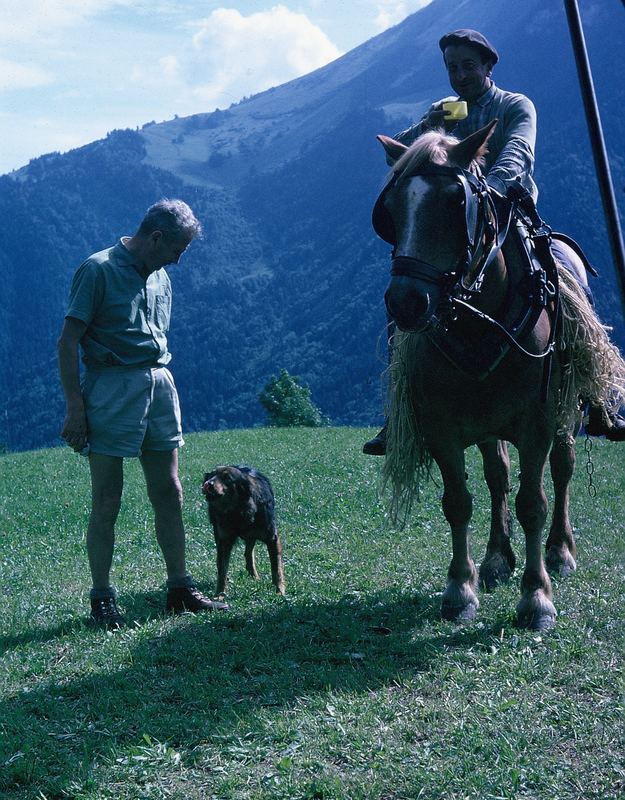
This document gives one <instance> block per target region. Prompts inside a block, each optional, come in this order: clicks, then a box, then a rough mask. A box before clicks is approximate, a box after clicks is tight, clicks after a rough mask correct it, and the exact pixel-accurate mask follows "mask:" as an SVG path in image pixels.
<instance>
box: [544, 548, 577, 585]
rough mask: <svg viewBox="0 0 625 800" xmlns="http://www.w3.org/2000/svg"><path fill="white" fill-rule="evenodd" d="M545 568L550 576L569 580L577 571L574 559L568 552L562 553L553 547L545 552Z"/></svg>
mask: <svg viewBox="0 0 625 800" xmlns="http://www.w3.org/2000/svg"><path fill="white" fill-rule="evenodd" d="M545 566H546V567H547V572H549V574H550V575H558V576H559V577H560V578H569V577H570V576H571V575H572V574H573V573H574V572H575V571H576V570H577V564H576V562H575V559H574V558H573V556H572V555H571V554H570V553H569V551H568V550H565V551H564V552H562V551H561V550H558V549H556V548H555V547H550V548H549V550H547V553H546V555H545Z"/></svg>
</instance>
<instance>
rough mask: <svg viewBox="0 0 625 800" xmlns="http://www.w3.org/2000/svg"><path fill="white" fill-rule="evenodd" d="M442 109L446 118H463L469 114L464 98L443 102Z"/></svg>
mask: <svg viewBox="0 0 625 800" xmlns="http://www.w3.org/2000/svg"><path fill="white" fill-rule="evenodd" d="M443 111H445V112H446V113H445V119H446V120H458V119H464V118H465V117H466V116H468V114H469V109H468V108H467V104H466V102H465V101H464V100H453V101H449V102H448V103H443Z"/></svg>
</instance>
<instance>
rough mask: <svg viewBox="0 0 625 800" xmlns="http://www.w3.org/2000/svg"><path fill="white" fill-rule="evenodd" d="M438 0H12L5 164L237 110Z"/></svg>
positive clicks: (6, 55) (1, 37)
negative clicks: (178, 119) (177, 119)
mask: <svg viewBox="0 0 625 800" xmlns="http://www.w3.org/2000/svg"><path fill="white" fill-rule="evenodd" d="M429 2H431V0H352V1H351V2H348V1H347V0H345V1H343V0H282V1H281V2H272V0H267V2H265V1H264V0H255V2H252V0H232V2H229V3H227V2H223V0H222V2H220V0H2V2H1V3H0V142H1V143H2V145H1V147H0V174H1V173H5V172H8V171H10V170H12V169H16V168H18V167H20V166H22V165H24V164H26V163H27V162H28V161H29V160H30V159H31V158H34V157H36V156H38V155H41V154H42V153H47V152H50V151H53V150H59V151H61V152H64V151H66V150H69V149H71V148H73V147H78V146H80V145H82V144H86V143H87V142H91V141H93V140H95V139H99V138H101V137H103V136H105V135H106V133H108V131H111V130H114V129H116V128H135V127H137V126H141V125H143V124H144V123H145V122H149V121H151V120H156V121H157V122H160V121H162V120H165V119H171V118H172V117H173V116H174V115H175V114H178V115H179V116H186V115H188V114H195V113H198V112H203V111H212V110H214V109H215V108H227V107H228V106H229V105H231V104H232V103H234V102H237V101H238V100H240V99H241V98H242V97H245V96H248V95H251V94H254V93H256V92H259V91H262V90H264V89H267V88H269V87H270V86H276V85H279V84H281V83H284V82H285V81H288V80H291V79H292V78H295V77H298V76H300V75H303V74H305V73H307V72H310V71H311V70H313V69H316V68H317V67H320V66H322V65H323V64H326V63H327V62H329V61H332V60H334V59H335V58H337V57H339V56H340V55H342V54H343V53H345V52H347V51H348V50H351V49H352V48H354V47H356V46H357V45H359V44H361V43H362V42H364V41H366V40H367V39H370V38H371V37H372V36H375V35H377V34H378V33H381V32H382V31H383V30H385V29H386V28H388V27H390V26H392V25H396V24H397V23H399V22H401V21H402V20H403V19H405V17H406V16H408V15H409V14H411V13H413V12H414V11H417V10H418V9H419V8H422V7H423V6H424V5H427V4H428V3H429Z"/></svg>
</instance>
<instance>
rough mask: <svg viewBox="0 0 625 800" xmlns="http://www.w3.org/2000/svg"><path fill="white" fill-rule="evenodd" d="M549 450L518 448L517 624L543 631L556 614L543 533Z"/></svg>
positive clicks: (537, 446)
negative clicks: (521, 560) (521, 550)
mask: <svg viewBox="0 0 625 800" xmlns="http://www.w3.org/2000/svg"><path fill="white" fill-rule="evenodd" d="M546 460H547V451H546V447H545V446H543V445H542V444H541V442H539V441H538V440H537V439H533V441H531V442H529V443H525V444H524V445H523V446H519V463H520V467H521V476H520V486H519V491H518V493H517V496H516V513H517V518H518V520H519V522H520V523H521V526H522V528H523V531H524V532H525V570H524V572H523V577H522V578H521V599H520V601H519V603H518V605H517V608H516V612H517V616H516V624H517V625H518V626H519V627H520V628H530V629H531V630H536V631H542V630H548V629H549V628H552V627H553V625H554V624H555V619H556V616H557V612H556V609H555V606H554V605H553V603H552V602H551V581H550V580H549V575H548V574H547V570H546V569H545V564H544V562H543V553H542V532H543V528H544V526H545V521H546V519H547V497H546V495H545V489H544V486H543V479H544V473H545V463H546Z"/></svg>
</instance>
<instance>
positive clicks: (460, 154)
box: [449, 119, 498, 169]
mask: <svg viewBox="0 0 625 800" xmlns="http://www.w3.org/2000/svg"><path fill="white" fill-rule="evenodd" d="M497 122H498V120H496V119H494V120H492V122H489V123H488V125H486V126H485V127H483V128H480V130H479V131H475V133H472V134H471V135H470V136H467V138H466V139H463V140H462V141H461V142H459V143H458V144H456V145H454V146H453V147H452V148H451V150H450V151H449V160H450V161H453V162H454V163H455V164H458V166H460V167H463V168H464V169H467V168H468V167H469V165H470V164H471V162H472V161H475V160H476V159H478V158H480V157H481V156H483V155H484V154H485V153H486V151H487V150H488V140H489V139H490V137H491V135H492V133H493V130H494V129H495V125H496V124H497Z"/></svg>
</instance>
